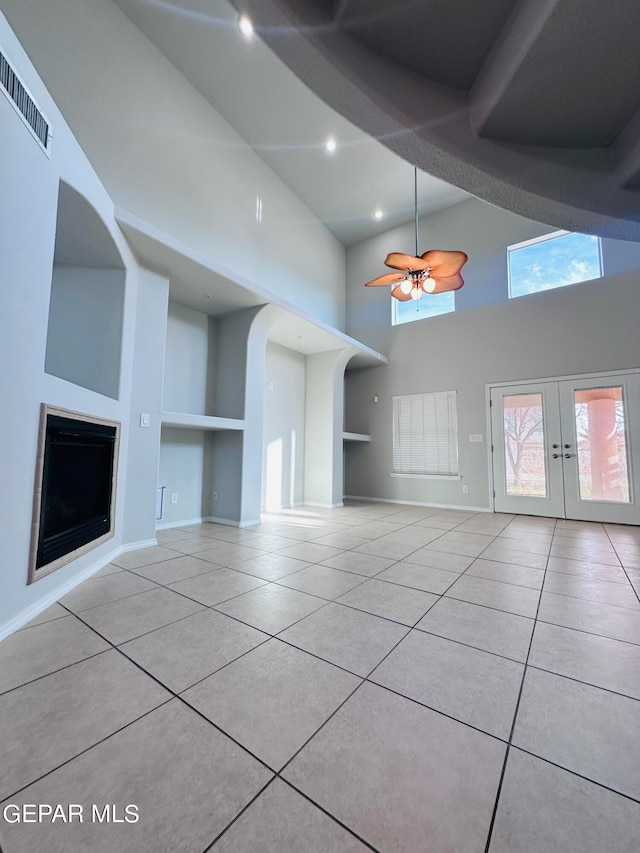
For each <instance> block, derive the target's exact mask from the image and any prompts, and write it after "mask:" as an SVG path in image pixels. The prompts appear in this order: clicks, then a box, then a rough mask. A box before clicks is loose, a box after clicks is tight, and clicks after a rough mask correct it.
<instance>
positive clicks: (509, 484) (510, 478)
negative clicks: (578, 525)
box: [502, 394, 547, 498]
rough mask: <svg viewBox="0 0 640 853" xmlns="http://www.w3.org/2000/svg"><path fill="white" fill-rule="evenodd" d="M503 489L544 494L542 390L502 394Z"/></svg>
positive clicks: (537, 494)
mask: <svg viewBox="0 0 640 853" xmlns="http://www.w3.org/2000/svg"><path fill="white" fill-rule="evenodd" d="M502 422H503V431H504V456H505V459H504V461H505V475H506V484H505V486H506V493H507V494H508V495H516V496H526V497H541V498H546V497H547V472H546V467H545V458H544V418H543V412H542V394H516V395H513V396H508V397H504V398H503V420H502Z"/></svg>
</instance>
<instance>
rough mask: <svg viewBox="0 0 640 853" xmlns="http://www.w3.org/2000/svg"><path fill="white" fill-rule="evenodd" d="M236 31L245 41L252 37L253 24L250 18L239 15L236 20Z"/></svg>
mask: <svg viewBox="0 0 640 853" xmlns="http://www.w3.org/2000/svg"><path fill="white" fill-rule="evenodd" d="M238 29H239V30H240V32H241V33H242V35H243V36H244V37H245V38H246V39H250V38H251V37H252V36H253V24H252V23H251V18H249V17H248V16H247V15H240V17H239V18H238Z"/></svg>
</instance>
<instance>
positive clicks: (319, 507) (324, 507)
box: [301, 501, 344, 509]
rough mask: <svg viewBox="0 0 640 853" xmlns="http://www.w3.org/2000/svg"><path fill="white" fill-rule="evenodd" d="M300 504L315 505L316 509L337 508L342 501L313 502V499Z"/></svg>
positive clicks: (341, 504)
mask: <svg viewBox="0 0 640 853" xmlns="http://www.w3.org/2000/svg"><path fill="white" fill-rule="evenodd" d="M301 506H317V507H318V509H338V508H339V507H341V506H344V504H343V503H342V501H340V503H338V504H320V503H314V502H313V501H305V502H304V503H303V504H301Z"/></svg>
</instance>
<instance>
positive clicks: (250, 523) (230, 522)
mask: <svg viewBox="0 0 640 853" xmlns="http://www.w3.org/2000/svg"><path fill="white" fill-rule="evenodd" d="M203 521H212V522H213V523H214V524H225V525H226V526H227V527H253V525H254V524H260V523H261V519H260V518H249V519H246V520H245V521H236V519H235V518H220V517H219V516H216V515H212V516H210V517H209V518H205V519H203Z"/></svg>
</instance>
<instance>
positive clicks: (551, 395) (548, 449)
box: [491, 373, 640, 524]
mask: <svg viewBox="0 0 640 853" xmlns="http://www.w3.org/2000/svg"><path fill="white" fill-rule="evenodd" d="M491 405H492V409H491V425H492V442H493V445H494V448H493V451H494V452H493V474H494V489H495V509H496V511H498V512H516V513H524V514H527V515H546V516H557V517H558V518H574V519H581V520H585V521H603V522H610V523H619V524H640V508H639V507H638V505H637V503H636V501H637V496H638V494H640V481H639V477H640V374H638V373H628V374H621V375H619V376H607V377H602V378H601V377H585V378H579V379H564V380H559V381H554V382H544V383H530V384H529V383H526V384H523V385H512V386H509V387H495V388H492V389H491Z"/></svg>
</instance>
